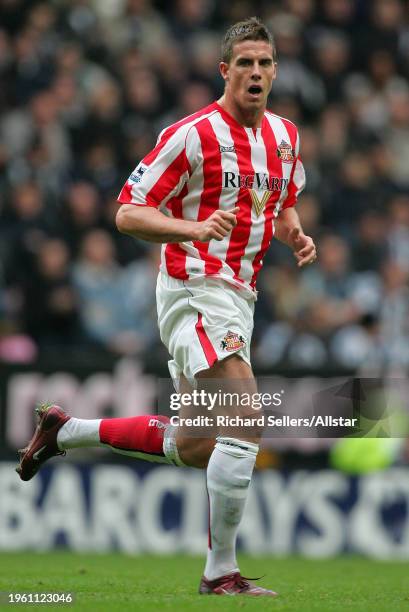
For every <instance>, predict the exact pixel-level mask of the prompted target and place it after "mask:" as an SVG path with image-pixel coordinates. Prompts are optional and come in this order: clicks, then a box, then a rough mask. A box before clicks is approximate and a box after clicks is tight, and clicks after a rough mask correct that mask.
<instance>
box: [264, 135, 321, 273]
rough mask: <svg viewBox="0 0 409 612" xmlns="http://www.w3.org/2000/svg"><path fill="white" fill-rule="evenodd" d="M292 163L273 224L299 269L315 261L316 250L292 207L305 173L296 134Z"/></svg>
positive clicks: (303, 182)
mask: <svg viewBox="0 0 409 612" xmlns="http://www.w3.org/2000/svg"><path fill="white" fill-rule="evenodd" d="M294 156H295V159H294V162H293V167H292V171H291V176H290V181H289V184H288V188H287V194H286V198H285V200H284V202H283V205H282V207H281V210H280V212H279V214H278V217H277V218H276V220H275V222H274V226H275V233H274V235H275V237H276V238H278V240H280V242H284V244H286V245H287V246H289V247H290V249H292V251H293V253H294V256H295V258H296V260H297V265H298V267H299V268H302V266H305V265H306V264H311V263H313V262H314V261H315V260H316V259H317V250H316V248H315V244H314V240H313V239H312V238H311V236H307V235H306V234H304V232H303V229H302V227H301V223H300V218H299V216H298V213H297V211H296V210H295V208H294V206H295V204H296V203H297V198H298V196H299V194H300V193H301V191H302V190H303V189H304V187H305V171H304V166H303V163H302V161H301V159H300V137H299V135H298V132H297V134H296V141H295V145H294Z"/></svg>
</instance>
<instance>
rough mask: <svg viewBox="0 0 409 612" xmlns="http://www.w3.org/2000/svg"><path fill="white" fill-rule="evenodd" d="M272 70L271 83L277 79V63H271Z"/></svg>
mask: <svg viewBox="0 0 409 612" xmlns="http://www.w3.org/2000/svg"><path fill="white" fill-rule="evenodd" d="M273 68H274V70H273V81H274V79H276V78H277V71H278V64H277V62H274V63H273Z"/></svg>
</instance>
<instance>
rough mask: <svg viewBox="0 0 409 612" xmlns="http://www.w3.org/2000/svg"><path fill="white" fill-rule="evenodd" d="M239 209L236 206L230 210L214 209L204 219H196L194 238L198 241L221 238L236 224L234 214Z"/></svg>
mask: <svg viewBox="0 0 409 612" xmlns="http://www.w3.org/2000/svg"><path fill="white" fill-rule="evenodd" d="M239 210H240V208H239V207H238V206H236V207H235V208H232V209H231V210H215V212H214V213H212V214H211V215H210V217H208V218H207V219H205V220H204V221H198V222H197V227H196V228H195V240H199V242H209V240H223V238H224V237H225V236H227V234H229V233H230V232H231V230H232V229H233V227H235V226H236V225H237V219H236V215H237V213H238V212H239Z"/></svg>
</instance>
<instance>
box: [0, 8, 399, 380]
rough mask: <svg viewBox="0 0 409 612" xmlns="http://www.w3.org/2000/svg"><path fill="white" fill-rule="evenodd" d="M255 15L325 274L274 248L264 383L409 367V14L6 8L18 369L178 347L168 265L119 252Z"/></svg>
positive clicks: (265, 296) (4, 75)
mask: <svg viewBox="0 0 409 612" xmlns="http://www.w3.org/2000/svg"><path fill="white" fill-rule="evenodd" d="M255 11H256V12H257V15H258V16H259V17H260V18H261V19H262V20H263V21H265V22H266V23H267V24H268V26H269V27H270V28H271V30H272V32H273V34H274V36H275V41H276V46H277V50H278V58H279V67H278V77H277V80H276V81H275V83H274V85H273V91H272V94H271V97H270V100H269V108H270V109H271V110H273V112H276V113H277V114H279V115H282V116H285V117H288V118H289V119H291V120H293V121H294V122H295V123H296V124H297V125H298V126H299V128H300V134H301V153H302V158H303V162H304V165H305V168H306V174H307V187H306V190H305V191H304V193H303V194H302V196H301V197H300V201H299V204H298V211H299V214H300V216H301V219H302V223H303V226H304V229H305V232H306V233H308V234H311V235H312V236H313V237H314V239H315V240H316V241H317V244H318V254H319V258H318V262H317V263H316V264H315V265H314V266H310V267H308V269H305V270H302V271H299V270H298V268H297V267H296V265H295V260H294V258H293V256H292V254H291V252H290V251H289V250H288V249H286V248H285V247H283V246H282V245H280V244H279V243H278V242H277V241H275V242H274V244H273V246H272V248H271V250H270V252H269V255H268V257H267V258H266V260H265V267H264V270H263V271H262V273H261V275H260V280H259V286H258V289H259V291H260V293H259V300H258V307H257V309H256V311H257V312H256V328H255V336H254V352H253V355H254V361H255V365H256V366H257V365H260V366H263V367H270V366H271V367H273V366H276V365H277V364H282V363H286V364H289V365H291V366H294V367H302V368H312V369H315V368H321V367H324V366H326V365H328V364H329V363H333V364H334V365H335V366H339V367H347V368H350V367H353V368H355V367H356V368H362V367H363V366H365V367H367V368H371V367H373V368H375V369H376V368H378V369H379V368H381V369H383V368H389V367H395V366H396V367H401V368H406V367H409V285H408V279H409V2H408V1H407V0H406V1H403V0H321V1H320V0H281V1H279V0H276V1H275V0H265V1H263V0H260V1H259V2H258V3H257V9H256V8H255V6H254V3H252V2H250V1H247V0H239V1H237V0H236V1H235V0H218V1H217V2H216V1H215V0H173V1H171V2H166V1H165V0H157V1H155V0H65V1H64V0H54V1H47V2H45V1H40V2H28V1H24V0H3V2H2V3H1V5H0V116H1V119H0V360H5V361H13V360H14V361H15V360H20V361H30V360H31V359H34V358H35V356H36V355H38V354H39V353H40V354H43V353H44V352H47V351H48V350H51V349H52V350H55V349H56V348H57V349H58V348H61V349H64V348H67V347H71V348H78V347H91V348H96V349H98V350H106V351H111V352H113V353H115V354H131V355H141V356H142V357H143V356H144V355H146V354H147V353H148V352H149V351H150V352H151V353H152V350H153V348H154V347H156V346H158V345H159V342H160V341H159V338H158V332H157V328H156V319H155V306H154V302H155V296H154V288H155V279H156V271H157V266H158V248H157V247H156V246H151V245H149V244H147V243H143V242H140V241H137V240H132V239H131V238H128V237H126V236H123V235H121V234H119V233H118V231H117V230H116V227H115V222H114V218H115V213H116V210H117V203H116V197H117V194H118V192H119V190H120V188H121V187H122V184H123V183H124V181H125V180H126V178H127V177H128V175H129V174H130V172H131V171H132V169H133V168H134V167H135V166H136V165H137V163H138V162H139V161H140V159H141V158H142V157H143V156H144V155H145V154H146V153H147V152H148V151H149V150H150V149H151V148H152V147H153V146H154V144H155V142H156V138H157V134H158V132H159V131H160V130H161V129H163V128H164V127H165V126H167V125H169V124H171V123H173V122H174V121H176V120H178V119H179V118H181V117H183V116H185V115H188V114H190V113H192V112H194V111H196V110H197V109H199V108H201V107H203V106H205V105H207V104H208V103H210V102H211V101H213V100H214V99H216V98H218V97H219V96H220V95H221V93H222V79H221V78H220V77H219V75H218V62H219V58H220V41H221V37H222V35H223V32H224V30H225V29H226V27H227V26H229V25H230V24H231V23H233V22H235V21H237V20H239V19H242V18H245V17H248V16H251V15H253V14H254V12H255Z"/></svg>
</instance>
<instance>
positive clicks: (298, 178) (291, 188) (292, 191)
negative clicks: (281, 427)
mask: <svg viewBox="0 0 409 612" xmlns="http://www.w3.org/2000/svg"><path fill="white" fill-rule="evenodd" d="M304 187H305V170H304V166H303V163H302V161H301V158H300V137H299V134H298V132H297V140H296V145H295V161H294V163H293V167H292V170H291V175H290V180H289V183H288V187H287V196H286V198H285V200H284V203H283V205H282V207H281V210H284V209H285V208H290V207H291V206H295V204H296V203H297V198H298V196H299V194H300V193H301V192H302V190H303V189H304Z"/></svg>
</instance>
